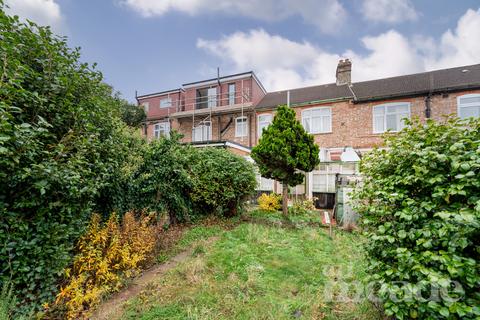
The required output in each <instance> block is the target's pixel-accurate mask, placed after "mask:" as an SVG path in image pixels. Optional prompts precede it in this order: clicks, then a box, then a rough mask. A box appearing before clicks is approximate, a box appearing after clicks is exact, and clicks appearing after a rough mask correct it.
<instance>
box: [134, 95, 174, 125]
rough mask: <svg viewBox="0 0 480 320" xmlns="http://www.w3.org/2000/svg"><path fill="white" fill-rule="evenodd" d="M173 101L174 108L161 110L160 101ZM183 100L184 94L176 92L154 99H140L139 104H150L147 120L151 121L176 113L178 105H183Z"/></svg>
mask: <svg viewBox="0 0 480 320" xmlns="http://www.w3.org/2000/svg"><path fill="white" fill-rule="evenodd" d="M169 97H170V98H171V99H172V106H171V107H170V108H160V100H162V99H165V98H169ZM181 99H182V92H176V93H171V94H164V95H161V96H154V97H147V98H139V99H138V103H139V104H140V105H142V104H143V103H145V102H148V104H149V106H148V113H147V120H149V119H160V118H164V117H168V116H169V115H170V114H172V113H175V112H176V111H177V105H178V104H179V103H181V102H180V101H181Z"/></svg>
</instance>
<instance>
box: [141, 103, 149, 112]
mask: <svg viewBox="0 0 480 320" xmlns="http://www.w3.org/2000/svg"><path fill="white" fill-rule="evenodd" d="M142 107H143V110H145V112H146V113H148V110H149V109H150V103H148V102H142Z"/></svg>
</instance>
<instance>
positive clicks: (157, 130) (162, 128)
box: [153, 121, 170, 139]
mask: <svg viewBox="0 0 480 320" xmlns="http://www.w3.org/2000/svg"><path fill="white" fill-rule="evenodd" d="M169 135H170V122H168V121H165V122H157V123H155V125H154V126H153V137H154V138H155V139H159V138H160V137H161V136H164V137H168V136H169Z"/></svg>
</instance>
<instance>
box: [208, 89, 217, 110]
mask: <svg viewBox="0 0 480 320" xmlns="http://www.w3.org/2000/svg"><path fill="white" fill-rule="evenodd" d="M207 95H208V102H207V103H208V107H209V108H213V107H216V106H217V88H208V90H207Z"/></svg>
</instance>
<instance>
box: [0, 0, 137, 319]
mask: <svg viewBox="0 0 480 320" xmlns="http://www.w3.org/2000/svg"><path fill="white" fill-rule="evenodd" d="M2 6H3V5H2V1H0V9H2ZM0 39H1V41H0V77H1V82H0V243H1V246H0V281H1V282H5V281H6V280H9V279H11V283H12V284H13V286H14V288H15V293H16V295H17V296H18V298H19V302H20V305H19V307H20V309H19V311H20V312H21V313H24V314H26V313H29V312H30V311H31V310H36V309H37V310H38V309H39V308H40V306H41V304H42V303H44V302H47V301H51V300H52V298H53V297H54V295H55V293H56V291H57V288H58V280H59V278H60V277H61V275H62V274H63V270H64V268H65V267H66V266H67V265H68V264H69V263H70V261H71V251H72V248H73V246H74V243H75V241H76V239H77V238H78V237H79V236H80V234H82V232H83V230H84V228H85V227H86V225H87V224H88V220H89V218H90V214H91V212H92V211H93V209H94V207H95V204H96V203H97V202H98V199H99V197H100V196H101V193H102V190H104V189H106V188H107V187H109V184H110V181H111V180H112V176H113V175H117V174H119V170H121V167H122V166H123V165H124V162H125V159H126V157H127V156H128V154H130V153H133V152H134V151H133V150H128V149H127V148H126V146H127V143H126V141H129V140H130V139H133V138H132V136H131V135H130V134H129V133H128V132H126V130H125V125H124V124H123V122H122V121H121V120H120V116H121V110H120V108H119V106H120V105H121V104H122V103H123V102H122V101H120V100H119V99H118V98H117V97H116V96H115V95H114V94H113V92H112V89H111V88H110V87H109V86H107V85H105V84H104V83H103V82H102V75H101V73H100V72H98V71H96V70H95V69H94V67H90V66H88V65H87V64H84V63H81V62H80V61H79V57H80V54H79V51H78V50H71V49H69V48H68V46H67V44H66V41H65V39H63V38H59V37H56V36H54V35H52V33H51V32H50V30H49V29H47V28H41V27H37V26H36V25H34V24H33V23H27V24H26V25H25V24H22V23H20V22H19V21H18V20H17V18H12V17H9V16H7V15H6V14H5V12H4V11H3V10H0Z"/></svg>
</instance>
